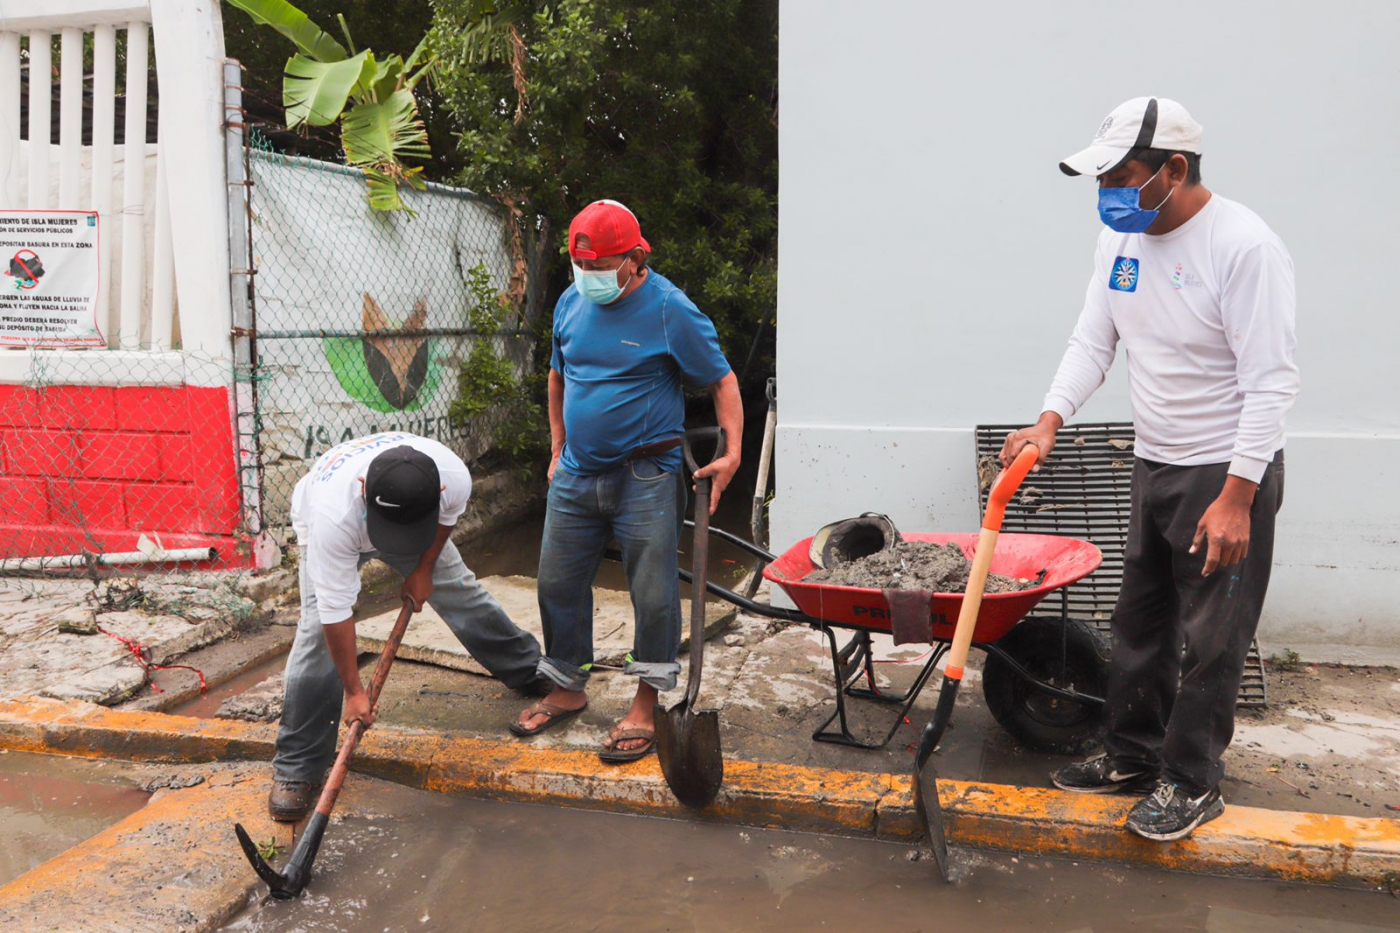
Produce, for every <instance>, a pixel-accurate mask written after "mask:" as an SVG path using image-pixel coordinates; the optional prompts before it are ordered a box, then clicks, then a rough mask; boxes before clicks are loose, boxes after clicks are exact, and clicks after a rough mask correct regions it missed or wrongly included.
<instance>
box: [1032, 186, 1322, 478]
mask: <svg viewBox="0 0 1400 933" xmlns="http://www.w3.org/2000/svg"><path fill="white" fill-rule="evenodd" d="M1295 305H1296V298H1295V294H1294V287H1293V260H1292V259H1291V258H1290V257H1289V255H1288V250H1287V249H1286V248H1285V247H1284V245H1283V242H1282V241H1281V240H1280V239H1279V238H1278V236H1277V235H1275V234H1274V232H1273V231H1272V230H1270V229H1269V227H1268V226H1267V225H1266V224H1265V223H1264V221H1263V220H1261V219H1260V218H1259V216H1258V215H1257V214H1255V213H1254V212H1253V211H1251V210H1249V208H1247V207H1245V206H1244V205H1242V204H1238V203H1236V202H1234V201H1230V200H1227V199H1225V198H1222V197H1220V196H1219V195H1212V196H1211V198H1210V200H1209V201H1207V202H1206V205H1205V207H1203V208H1202V209H1201V210H1200V211H1199V212H1198V213H1197V214H1196V216H1194V217H1192V218H1191V219H1190V220H1188V221H1187V222H1186V223H1184V224H1182V225H1181V226H1180V227H1178V228H1177V229H1175V230H1173V231H1172V232H1170V233H1166V234H1162V235H1161V236H1147V235H1146V234H1138V233H1131V234H1128V233H1116V232H1114V231H1112V230H1110V229H1108V228H1107V227H1105V228H1104V231H1103V233H1102V234H1100V236H1099V242H1098V248H1097V250H1096V251H1095V254H1094V276H1093V278H1092V279H1090V281H1089V289H1088V292H1087V294H1086V295H1085V298H1084V310H1083V311H1082V312H1081V313H1080V315H1079V323H1078V324H1077V325H1076V326H1075V328H1074V334H1073V335H1072V336H1071V337H1070V340H1069V348H1068V349H1067V350H1066V351H1065V355H1064V358H1063V359H1062V360H1061V361H1060V368H1059V370H1058V371H1057V372H1056V373H1055V380H1054V382H1053V383H1052V384H1051V386H1050V392H1049V394H1048V395H1047V396H1046V397H1045V405H1044V409H1043V410H1045V411H1053V412H1055V413H1056V414H1058V415H1059V416H1060V417H1061V418H1063V419H1065V420H1066V421H1068V420H1069V419H1070V417H1071V416H1073V415H1074V413H1075V412H1076V411H1078V410H1079V409H1080V408H1081V407H1082V406H1083V405H1084V403H1085V402H1086V401H1088V399H1089V396H1090V395H1092V394H1093V393H1094V390H1095V389H1097V388H1098V387H1099V386H1100V385H1102V384H1103V381H1104V377H1105V376H1106V375H1107V373H1108V369H1109V367H1110V366H1111V365H1112V364H1113V358H1114V354H1115V353H1116V352H1117V347H1118V344H1119V343H1120V342H1121V343H1122V344H1123V347H1124V349H1125V351H1126V352H1127V357H1128V382H1129V387H1130V390H1131V396H1132V410H1133V424H1134V427H1135V430H1136V432H1137V443H1136V445H1135V453H1136V454H1137V455H1138V456H1140V457H1144V458H1146V459H1148V460H1155V461H1158V462H1160V463H1170V464H1177V465H1181V466H1195V465H1199V464H1207V463H1225V462H1227V461H1228V462H1229V464H1230V473H1232V474H1233V475H1236V476H1240V477H1243V478H1244V479H1247V480H1250V481H1251V482H1255V483H1257V482H1259V481H1260V479H1261V478H1262V477H1263V475H1264V469H1265V467H1266V466H1268V464H1269V462H1270V461H1271V460H1273V458H1274V455H1275V454H1276V453H1277V452H1278V451H1279V450H1280V449H1281V448H1282V447H1283V422H1284V416H1285V414H1286V413H1287V412H1288V409H1289V408H1290V407H1291V406H1292V404H1293V397H1294V396H1295V395H1297V393H1298V367H1297V366H1296V365H1295V364H1294V362H1293V353H1294V345H1295V339H1294V312H1295Z"/></svg>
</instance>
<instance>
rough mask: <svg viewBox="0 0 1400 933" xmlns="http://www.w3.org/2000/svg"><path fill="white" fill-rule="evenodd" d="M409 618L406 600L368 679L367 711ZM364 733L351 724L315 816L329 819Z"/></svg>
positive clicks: (376, 698)
mask: <svg viewBox="0 0 1400 933" xmlns="http://www.w3.org/2000/svg"><path fill="white" fill-rule="evenodd" d="M412 617H413V600H411V599H409V598H408V597H407V596H405V597H404V600H403V608H402V609H400V610H399V617H398V619H397V620H395V622H394V628H393V631H391V632H390V633H389V637H388V639H386V640H385V642H384V650H383V651H381V652H380V653H379V660H378V662H376V663H375V665H374V673H373V674H372V675H371V676H370V679H369V688H368V689H367V690H366V691H365V693H366V695H368V697H369V707H370V709H374V705H375V704H376V703H378V702H379V693H380V691H381V690H383V689H384V681H385V680H386V679H387V678H388V676H389V668H391V667H393V666H394V656H395V655H397V654H398V651H399V644H400V643H401V642H403V636H404V632H406V631H407V630H408V620H409V619H411V618H412ZM364 733H365V724H364V723H363V722H361V721H360V720H358V719H357V720H355V721H354V722H353V723H351V724H350V729H349V731H348V732H346V734H345V741H344V742H343V743H342V744H341V746H340V754H339V755H337V756H336V759H335V764H334V765H332V766H331V770H330V774H329V775H327V777H326V786H325V787H324V788H322V789H321V797H320V799H319V800H317V801H316V812H317V813H320V814H321V815H322V816H330V815H331V811H332V810H334V809H335V800H336V798H337V797H339V796H340V788H341V787H342V786H344V784H345V777H346V775H348V774H349V773H350V757H351V756H352V755H354V754H355V748H356V747H357V746H358V745H359V744H360V737H361V736H362V735H364Z"/></svg>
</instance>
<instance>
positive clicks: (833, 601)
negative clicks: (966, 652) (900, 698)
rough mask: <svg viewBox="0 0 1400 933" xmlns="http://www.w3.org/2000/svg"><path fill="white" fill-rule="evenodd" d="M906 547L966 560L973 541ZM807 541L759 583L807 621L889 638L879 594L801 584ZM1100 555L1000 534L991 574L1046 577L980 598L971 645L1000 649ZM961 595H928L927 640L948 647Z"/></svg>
mask: <svg viewBox="0 0 1400 933" xmlns="http://www.w3.org/2000/svg"><path fill="white" fill-rule="evenodd" d="M903 537H904V540H905V541H909V542H930V543H933V544H956V545H957V546H958V547H960V548H962V552H963V555H964V556H965V557H967V558H968V559H969V560H971V558H972V552H973V551H974V550H975V548H976V545H977V538H978V536H977V535H975V534H906V535H904V536H903ZM811 543H812V539H811V538H805V539H803V540H802V541H799V542H797V543H796V544H794V545H793V546H792V547H790V548H788V550H787V551H786V552H785V553H784V554H783V555H782V556H781V557H779V558H778V559H777V560H776V561H774V562H773V563H772V564H770V565H769V566H768V567H767V568H766V569H765V570H764V571H763V576H764V577H766V578H767V579H768V580H770V581H772V582H773V583H776V584H777V585H778V586H780V587H782V588H783V592H785V593H787V595H788V597H789V598H790V599H791V600H792V601H793V602H794V603H796V604H797V608H798V609H800V610H802V611H803V612H805V613H806V614H807V615H809V616H815V617H816V618H818V619H824V620H826V621H827V622H830V623H832V624H835V625H845V626H852V627H857V628H864V629H869V630H871V631H883V632H889V631H890V630H891V627H890V607H889V603H888V602H886V601H885V596H884V593H883V592H881V591H880V590H877V589H873V588H868V587H859V586H835V585H833V584H830V583H807V582H804V581H803V578H804V577H806V576H807V575H808V574H809V573H811V572H812V571H814V570H816V569H817V565H816V564H814V563H812V559H811V557H810V556H809V551H810V547H811ZM1102 562H1103V554H1102V553H1101V552H1100V551H1099V549H1098V548H1097V547H1095V546H1094V545H1092V544H1090V543H1089V542H1088V541H1081V540H1079V539H1077V538H1065V537H1060V536H1059V535H1030V534H1003V535H1001V536H1000V537H999V538H998V539H997V548H996V554H995V555H994V556H993V557H992V573H997V574H1002V575H1003V576H1008V577H1015V578H1017V579H1026V580H1034V579H1036V578H1038V577H1040V576H1041V573H1042V571H1043V572H1044V577H1043V578H1042V579H1041V581H1040V584H1039V585H1038V586H1035V587H1033V588H1031V589H1026V590H1018V591H1016V592H1012V593H988V594H986V595H985V596H983V597H982V608H981V611H980V612H979V613H978V615H977V628H976V630H975V631H974V633H973V636H972V640H973V641H974V642H977V643H982V644H985V643H990V642H995V641H998V640H1000V639H1001V638H1002V636H1004V635H1005V634H1006V633H1007V632H1009V631H1011V629H1012V627H1013V626H1015V625H1016V623H1017V622H1020V621H1021V620H1022V619H1024V618H1025V617H1026V616H1027V615H1029V614H1030V612H1031V610H1032V609H1034V608H1035V607H1036V604H1037V603H1039V602H1040V601H1041V600H1042V599H1044V598H1045V597H1046V596H1048V595H1050V594H1051V593H1053V592H1055V591H1056V590H1058V589H1060V588H1061V587H1065V586H1068V585H1069V584H1071V583H1074V582H1075V581H1076V580H1079V579H1081V578H1083V577H1086V576H1088V575H1089V574H1091V573H1093V572H1094V571H1095V570H1097V569H1098V567H1099V564H1101V563H1102ZM962 599H963V594H961V593H934V594H933V595H932V596H931V597H930V598H929V612H930V613H931V614H932V620H933V640H934V641H947V640H949V639H951V638H952V637H953V628H954V625H955V624H956V623H957V620H958V609H959V607H961V606H962Z"/></svg>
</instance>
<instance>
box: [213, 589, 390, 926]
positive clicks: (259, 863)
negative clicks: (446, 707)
mask: <svg viewBox="0 0 1400 933" xmlns="http://www.w3.org/2000/svg"><path fill="white" fill-rule="evenodd" d="M412 616H413V600H412V599H409V598H408V597H404V601H403V609H401V610H400V611H399V618H398V621H396V622H395V623H394V630H393V631H392V632H390V633H389V638H388V640H387V641H385V642H384V650H383V651H382V652H380V654H379V661H378V663H376V664H375V665H374V675H373V676H372V677H370V681H369V706H370V709H374V704H375V703H377V702H379V691H380V690H382V689H383V688H384V681H385V680H386V679H387V678H388V676H389V668H390V667H392V666H393V664H394V655H395V654H397V653H398V650H399V642H401V641H403V633H404V631H405V630H407V629H408V620H409V619H410V618H411V617H412ZM364 731H365V725H364V723H362V722H360V721H359V720H358V719H357V720H355V722H354V723H352V724H351V725H350V731H349V732H347V733H346V735H345V744H343V745H341V746H340V754H339V755H337V756H336V759H335V765H334V766H332V767H331V773H330V775H329V776H328V777H327V778H326V786H325V788H324V789H323V790H322V791H321V799H320V800H318V801H317V802H316V811H315V812H314V813H312V814H311V819H309V820H307V821H306V825H305V826H304V827H302V831H301V838H300V839H298V840H297V844H296V848H294V849H292V855H291V858H289V859H288V860H287V867H286V868H284V869H283V870H282V871H280V872H279V871H277V870H276V869H275V868H273V867H272V866H271V865H269V864H267V861H266V860H265V859H263V857H262V856H261V855H260V854H259V853H258V847H257V846H256V845H254V844H253V840H252V839H251V838H250V837H249V836H248V831H247V830H246V829H244V828H243V824H241V823H237V824H235V825H234V827H233V831H234V832H235V833H237V834H238V842H239V844H240V845H241V846H243V854H244V855H246V856H248V861H249V863H251V864H252V866H253V870H254V871H256V872H257V873H258V877H259V878H261V879H262V880H263V881H265V882H267V886H268V887H269V888H271V889H272V896H273V897H275V898H277V899H278V900H282V901H286V900H291V899H292V898H294V897H296V896H297V895H298V894H300V893H301V891H302V889H303V888H305V887H306V882H307V881H308V880H309V879H310V878H311V863H312V862H314V861H316V850H317V849H319V848H320V847H321V837H322V836H324V835H325V834H326V824H327V823H328V822H330V818H331V811H332V810H333V809H335V799H336V798H337V797H338V796H340V788H341V786H342V785H344V784H345V776H346V775H347V774H348V773H349V772H350V756H351V755H353V754H355V746H357V745H359V744H360V736H362V735H363V734H364Z"/></svg>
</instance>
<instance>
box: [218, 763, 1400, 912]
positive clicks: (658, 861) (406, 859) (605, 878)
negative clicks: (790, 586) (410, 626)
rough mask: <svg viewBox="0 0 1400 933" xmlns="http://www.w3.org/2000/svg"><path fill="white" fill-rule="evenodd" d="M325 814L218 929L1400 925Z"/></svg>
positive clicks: (883, 866) (638, 834)
mask: <svg viewBox="0 0 1400 933" xmlns="http://www.w3.org/2000/svg"><path fill="white" fill-rule="evenodd" d="M378 804H379V805H378V807H377V809H376V812H374V813H373V814H372V815H370V816H367V817H357V818H351V819H346V820H344V821H343V822H340V823H333V824H332V826H331V830H330V832H329V833H328V835H327V838H326V841H325V844H324V846H323V848H322V850H321V855H320V857H319V859H318V861H317V870H318V874H317V875H316V877H315V878H313V880H312V883H311V886H310V887H309V888H308V889H307V892H306V894H305V895H304V896H303V897H302V899H301V900H299V901H295V902H277V901H272V900H270V899H269V900H264V899H262V895H263V892H261V891H260V892H259V893H258V894H257V895H255V897H254V898H253V900H252V901H251V902H250V904H249V906H248V907H247V908H246V909H245V911H244V912H243V913H242V914H241V915H239V916H238V917H236V918H235V920H234V921H233V922H232V923H231V924H230V925H229V926H228V927H226V928H225V929H227V930H240V931H261V933H274V931H275V933H293V931H306V933H311V931H315V933H337V931H346V933H348V931H376V933H377V931H380V930H384V931H401V930H554V929H559V930H571V931H590V930H598V931H603V930H607V931H613V930H629V931H653V930H656V931H711V930H760V929H761V930H765V931H789V930H791V931H803V933H807V931H811V930H816V929H830V930H869V929H879V930H889V931H912V930H930V929H957V928H959V927H961V928H962V929H965V930H969V931H993V930H995V931H1063V933H1090V931H1114V933H1118V931H1122V930H1125V929H1132V930H1137V931H1162V933H1166V931H1170V933H1180V931H1192V930H1208V931H1219V933H1284V931H1293V930H1319V929H1327V930H1329V931H1334V933H1362V931H1368V933H1369V931H1380V930H1394V929H1395V918H1396V916H1397V914H1396V910H1397V907H1396V904H1397V902H1396V901H1395V900H1394V899H1393V898H1390V897H1388V896H1386V895H1382V894H1373V893H1368V892H1352V891H1338V890H1331V889H1322V888H1305V887H1302V886H1290V885H1283V884H1276V883H1270V882H1257V881H1233V880H1226V879H1218V878H1203V877H1195V876H1187V875H1174V874H1168V873H1164V872H1149V871H1135V870H1128V869H1122V868H1111V867H1100V866H1092V865H1089V864H1088V863H1078V864H1075V863H1071V862H1056V861H1042V860H1033V859H1018V858H1014V857H1011V856H1008V855H987V854H981V853H970V852H963V853H957V854H956V855H955V861H956V867H955V883H954V884H953V885H951V886H946V887H945V886H944V885H943V884H942V883H941V882H939V881H937V880H936V878H935V876H934V874H933V872H934V868H933V865H932V863H931V862H926V861H912V862H911V861H909V860H908V854H909V853H910V851H911V850H910V849H909V848H908V847H907V846H903V845H894V844H888V843H877V842H870V841H865V840H855V839H840V838H831V837H823V836H812V835H805V834H798V833H788V832H780V831H771V830H753V829H741V828H737V827H732V826H718V825H706V824H697V823H683V822H673V821H664V820H654V819H645V818H640V817H625V816H617V815H608V814H601V813H586V812H581V811H576V810H557V809H552V808H546V807H536V806H527V805H522V804H502V803H492V802H486V801H470V800H456V799H451V798H444V797H437V796H433V795H429V794H424V793H421V792H417V791H411V790H408V789H406V788H398V787H394V788H386V792H385V793H384V794H383V796H382V798H381V799H380V800H379V801H378Z"/></svg>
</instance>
